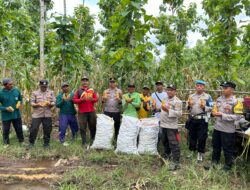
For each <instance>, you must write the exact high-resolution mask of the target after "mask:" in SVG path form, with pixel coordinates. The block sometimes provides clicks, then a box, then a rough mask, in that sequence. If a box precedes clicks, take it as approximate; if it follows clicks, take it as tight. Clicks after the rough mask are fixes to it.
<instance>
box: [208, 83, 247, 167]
mask: <svg viewBox="0 0 250 190" xmlns="http://www.w3.org/2000/svg"><path fill="white" fill-rule="evenodd" d="M221 86H222V88H223V90H222V96H220V97H219V98H218V99H217V101H216V103H215V105H214V108H213V111H212V115H213V116H215V117H216V122H215V126H214V131H213V139H212V143H213V153H212V164H218V163H219V161H220V156H221V149H223V151H224V157H225V165H224V170H230V169H231V167H232V165H233V156H234V152H235V151H234V145H235V141H234V138H235V125H234V122H235V121H236V120H239V119H240V118H241V117H242V116H241V115H239V114H236V113H235V111H234V108H235V107H236V105H237V103H238V100H237V98H236V97H235V96H234V95H233V92H234V89H235V87H236V85H235V84H234V83H233V82H230V81H228V82H224V83H222V84H221Z"/></svg>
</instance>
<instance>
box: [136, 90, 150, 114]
mask: <svg viewBox="0 0 250 190" xmlns="http://www.w3.org/2000/svg"><path fill="white" fill-rule="evenodd" d="M149 93H150V89H149V87H148V86H144V87H143V88H142V93H141V94H140V98H141V107H140V110H139V111H138V116H139V119H142V118H147V117H149V112H150V100H151V97H150V94H149Z"/></svg>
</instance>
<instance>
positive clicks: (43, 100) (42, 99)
mask: <svg viewBox="0 0 250 190" xmlns="http://www.w3.org/2000/svg"><path fill="white" fill-rule="evenodd" d="M39 85H40V86H46V87H47V86H48V81H47V80H41V81H40V82H39ZM30 102H31V106H33V112H32V121H31V128H30V136H29V142H30V145H29V148H31V147H32V146H33V145H34V143H35V140H36V137H37V133H38V130H39V126H40V124H41V123H42V124H43V134H44V137H43V139H44V147H48V146H49V143H50V134H51V131H52V111H51V107H53V106H54V105H55V96H54V92H53V91H51V90H49V89H47V90H46V91H44V92H43V91H41V90H40V89H39V90H37V91H34V92H32V94H31V100H30ZM37 104H40V106H38V107H36V106H35V105H37Z"/></svg>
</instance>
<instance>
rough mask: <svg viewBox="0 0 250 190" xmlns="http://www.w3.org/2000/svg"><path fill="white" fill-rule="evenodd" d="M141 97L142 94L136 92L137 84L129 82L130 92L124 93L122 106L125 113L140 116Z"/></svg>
mask: <svg viewBox="0 0 250 190" xmlns="http://www.w3.org/2000/svg"><path fill="white" fill-rule="evenodd" d="M140 105H141V99H140V94H139V93H138V92H135V85H134V84H133V83H129V84H128V93H127V94H124V95H123V99H122V107H123V114H124V115H127V116H131V117H136V118H138V113H137V110H138V109H140Z"/></svg>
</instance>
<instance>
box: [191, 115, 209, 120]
mask: <svg viewBox="0 0 250 190" xmlns="http://www.w3.org/2000/svg"><path fill="white" fill-rule="evenodd" d="M192 118H193V119H205V118H206V116H205V115H196V116H193V117H192Z"/></svg>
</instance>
